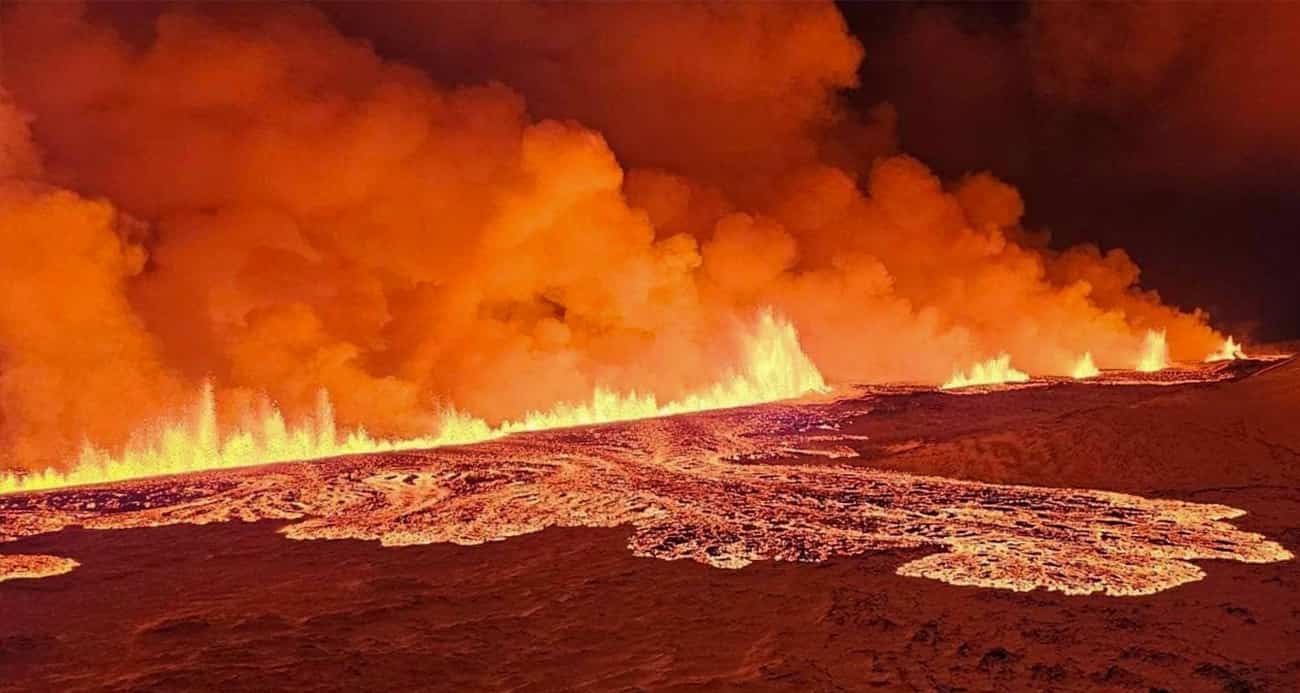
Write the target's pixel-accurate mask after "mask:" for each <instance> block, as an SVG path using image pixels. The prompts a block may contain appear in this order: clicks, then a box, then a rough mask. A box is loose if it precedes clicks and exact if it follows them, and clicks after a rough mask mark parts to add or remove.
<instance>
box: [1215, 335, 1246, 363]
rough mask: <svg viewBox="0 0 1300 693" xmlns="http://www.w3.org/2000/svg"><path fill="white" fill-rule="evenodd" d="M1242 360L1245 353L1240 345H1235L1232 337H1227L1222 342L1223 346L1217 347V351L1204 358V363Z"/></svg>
mask: <svg viewBox="0 0 1300 693" xmlns="http://www.w3.org/2000/svg"><path fill="white" fill-rule="evenodd" d="M1244 358H1246V352H1245V351H1243V350H1242V348H1241V345H1240V344H1237V342H1236V341H1235V340H1233V338H1232V337H1228V338H1227V339H1225V340H1223V345H1222V346H1220V347H1219V350H1218V351H1216V352H1214V353H1213V354H1210V355H1209V356H1206V357H1205V362H1206V363H1214V362H1216V361H1235V360H1237V359H1244Z"/></svg>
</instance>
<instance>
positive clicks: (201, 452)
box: [0, 310, 828, 493]
mask: <svg viewBox="0 0 1300 693" xmlns="http://www.w3.org/2000/svg"><path fill="white" fill-rule="evenodd" d="M742 346H743V364H742V367H741V369H740V370H739V371H737V372H733V373H730V374H727V375H726V376H724V377H723V378H722V379H720V380H718V381H717V382H715V383H714V384H713V385H712V386H710V387H708V388H706V389H703V390H701V391H699V392H695V393H692V394H690V395H688V396H686V397H683V398H681V399H678V400H674V401H670V402H666V403H663V404H660V403H659V402H658V401H657V399H656V398H655V396H654V395H653V394H640V393H637V392H629V393H617V392H612V391H610V390H607V389H604V388H597V389H596V390H595V392H593V393H592V395H591V398H590V399H589V400H588V401H586V402H580V403H561V404H559V405H557V406H555V407H554V408H552V409H551V410H549V411H544V412H529V413H528V414H527V415H526V416H525V417H524V418H522V419H519V420H517V421H506V422H503V423H501V424H500V425H498V426H491V425H489V424H488V423H487V422H486V421H484V420H483V419H480V418H477V417H474V416H471V415H468V414H465V413H463V412H460V411H456V410H454V409H453V410H449V411H446V412H444V413H443V415H442V420H441V425H440V428H439V430H438V432H437V433H436V434H432V435H429V436H423V437H416V438H406V439H400V440H386V439H381V438H374V437H371V436H370V435H368V434H367V433H366V431H365V430H364V429H358V430H352V431H339V430H338V426H337V425H336V423H335V418H334V411H333V407H332V405H331V403H330V400H329V396H328V394H327V393H325V392H324V391H322V392H321V394H320V396H319V399H318V406H317V411H316V414H315V416H314V417H312V418H311V419H309V420H307V421H303V422H299V423H297V424H294V425H290V424H289V423H287V422H286V421H285V419H284V417H283V416H282V415H281V414H280V412H279V410H278V409H276V408H275V407H274V406H268V407H266V408H265V410H264V411H263V413H262V415H261V416H260V418H259V419H258V420H257V421H255V422H254V423H252V424H251V425H246V426H241V427H238V428H235V429H234V430H230V431H224V432H223V431H221V430H220V427H219V426H218V423H217V415H216V404H217V403H216V397H215V395H214V392H213V389H212V387H211V386H210V385H207V386H205V387H204V388H203V390H202V393H201V395H200V396H199V398H198V401H197V402H196V404H195V406H194V410H193V411H192V412H191V413H190V415H189V416H188V417H183V418H181V419H179V420H175V421H164V422H161V423H160V424H158V425H156V426H153V427H150V428H147V429H146V430H145V431H143V432H142V434H141V435H140V436H139V437H138V439H139V440H141V441H142V442H141V443H138V444H136V445H134V446H132V447H129V448H127V449H126V450H125V451H124V452H123V453H121V454H120V455H116V456H115V455H113V454H110V453H109V452H106V451H104V450H101V449H98V448H96V447H93V446H89V445H87V446H86V447H85V448H84V449H83V450H82V454H81V458H80V461H79V463H78V464H77V466H76V467H74V468H73V469H72V470H71V471H69V472H60V471H57V470H52V469H49V470H46V471H45V472H43V473H38V474H30V475H26V476H19V475H8V474H5V475H0V493H11V492H15V491H32V490H38V489H49V488H59V487H64V486H78V485H85V484H97V483H104V482H111V481H119V480H123V479H137V478H142V477H150V476H158V475H163V474H179V473H183V472H194V471H200V470H205V469H227V468H232V467H244V466H249V465H257V464H269V463H272V462H283V461H288V460H308V459H318V458H323V457H335V456H338V455H351V454H357V453H367V452H388V451H393V450H413V449H421V448H437V447H442V446H445V445H462V444H466V443H477V442H482V441H485V440H491V439H493V438H500V437H502V436H506V435H509V434H511V433H519V432H523V431H541V430H546V429H553V428H568V427H572V426H584V425H590V424H598V423H608V422H612V421H628V420H632V419H643V418H650V417H656V416H671V415H674V414H684V413H689V412H698V411H706V410H710V409H724V408H728V407H738V406H744V405H749V404H758V403H763V402H773V401H777V400H782V399H791V398H795V397H799V396H801V395H805V394H808V393H813V392H826V391H827V389H828V388H827V386H826V383H825V381H824V380H823V379H822V376H821V374H820V373H819V372H818V371H817V368H816V366H814V365H813V363H812V361H811V360H809V359H808V356H807V355H806V354H804V352H803V349H802V348H800V346H799V337H798V334H797V333H796V332H795V329H794V327H793V326H791V325H790V323H789V322H787V321H786V320H784V319H783V318H781V317H779V316H777V315H775V314H774V313H773V312H772V311H770V310H763V311H760V313H759V315H758V319H757V321H756V323H755V324H754V326H753V328H752V329H751V330H750V331H749V332H747V333H746V334H744V335H742Z"/></svg>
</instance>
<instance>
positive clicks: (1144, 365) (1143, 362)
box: [1137, 330, 1169, 373]
mask: <svg viewBox="0 0 1300 693" xmlns="http://www.w3.org/2000/svg"><path fill="white" fill-rule="evenodd" d="M1168 367H1169V345H1168V344H1167V343H1166V342H1165V331H1164V330H1159V331H1156V330H1147V334H1146V337H1144V338H1143V340H1142V357H1141V358H1140V359H1139V360H1138V364H1137V370H1138V371H1139V372H1141V373H1155V372H1156V371H1162V370H1164V369H1166V368H1168Z"/></svg>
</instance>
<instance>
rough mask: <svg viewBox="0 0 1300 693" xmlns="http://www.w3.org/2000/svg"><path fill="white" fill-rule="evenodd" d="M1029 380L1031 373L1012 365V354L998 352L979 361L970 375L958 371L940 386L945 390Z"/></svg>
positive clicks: (972, 368)
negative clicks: (989, 357)
mask: <svg viewBox="0 0 1300 693" xmlns="http://www.w3.org/2000/svg"><path fill="white" fill-rule="evenodd" d="M1028 380H1029V374H1028V373H1025V372H1023V371H1018V370H1016V369H1015V368H1012V367H1011V356H1010V355H1008V354H1007V353H1005V352H1004V353H1001V354H998V355H997V356H996V357H995V358H991V359H989V360H987V361H984V362H983V363H977V364H975V365H974V366H972V367H971V369H970V375H967V374H966V373H964V372H962V371H956V372H954V373H953V374H952V377H951V378H949V379H948V382H946V383H944V384H943V385H941V386H939V387H940V389H943V390H954V389H957V388H962V387H971V386H972V385H998V384H1000V383H1023V382H1027V381H1028Z"/></svg>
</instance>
